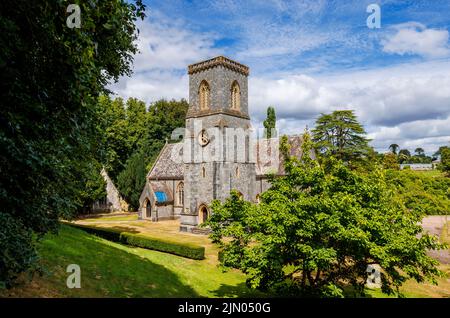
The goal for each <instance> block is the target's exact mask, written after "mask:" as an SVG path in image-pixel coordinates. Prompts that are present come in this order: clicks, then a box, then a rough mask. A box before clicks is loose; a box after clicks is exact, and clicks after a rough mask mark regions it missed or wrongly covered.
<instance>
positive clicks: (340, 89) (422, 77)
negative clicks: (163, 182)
mask: <svg viewBox="0 0 450 318" xmlns="http://www.w3.org/2000/svg"><path fill="white" fill-rule="evenodd" d="M249 81H250V83H249V84H250V92H249V94H250V96H249V103H250V110H251V115H252V117H253V119H254V121H255V122H257V121H262V120H263V119H264V118H265V111H266V108H267V106H269V105H273V106H275V107H276V111H277V117H278V119H279V123H278V127H279V128H280V129H281V130H283V131H285V132H286V133H295V131H297V132H296V133H300V132H302V131H303V129H304V127H305V125H309V126H310V127H311V126H313V124H314V120H315V119H316V118H317V116H319V115H320V113H322V112H324V113H326V112H331V111H333V110H336V109H353V110H355V112H356V114H357V116H358V118H359V120H360V121H361V122H362V123H363V124H364V126H365V127H366V130H367V131H368V132H369V133H370V136H371V138H374V139H375V140H374V141H373V143H372V145H373V146H374V147H376V148H377V149H379V150H383V149H385V148H386V144H387V145H389V144H390V143H392V142H396V143H398V144H400V145H404V146H405V147H413V146H421V147H422V146H423V148H425V149H426V150H427V151H434V150H433V149H434V148H436V149H437V147H438V146H439V145H442V144H439V142H441V141H442V140H446V139H445V138H447V139H448V141H450V63H449V62H445V61H444V62H442V61H441V62H427V63H420V64H409V65H402V66H399V67H390V68H384V69H376V70H364V71H359V72H348V73H341V74H340V75H333V76H331V75H330V76H321V77H310V76H306V75H285V76H283V75H281V76H280V77H279V78H278V79H272V78H250V80H249ZM256 125H258V124H257V123H256ZM421 143H424V145H422V144H421ZM425 144H426V145H425Z"/></svg>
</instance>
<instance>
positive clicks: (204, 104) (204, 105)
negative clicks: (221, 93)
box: [198, 80, 211, 110]
mask: <svg viewBox="0 0 450 318" xmlns="http://www.w3.org/2000/svg"><path fill="white" fill-rule="evenodd" d="M198 95H199V96H198V99H199V104H200V110H205V109H208V108H209V99H210V95H211V94H210V89H209V85H208V82H206V81H205V80H203V81H202V82H201V83H200V88H199V90H198Z"/></svg>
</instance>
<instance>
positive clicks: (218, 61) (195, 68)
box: [188, 56, 250, 76]
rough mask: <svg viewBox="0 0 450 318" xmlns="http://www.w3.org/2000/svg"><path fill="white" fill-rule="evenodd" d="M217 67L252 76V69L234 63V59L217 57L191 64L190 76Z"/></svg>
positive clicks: (189, 68) (189, 67)
mask: <svg viewBox="0 0 450 318" xmlns="http://www.w3.org/2000/svg"><path fill="white" fill-rule="evenodd" d="M216 66H223V67H225V68H228V69H230V70H232V71H235V72H238V73H241V74H242V75H245V76H248V75H249V74H250V68H249V67H248V66H246V65H244V64H241V63H238V62H236V61H233V60H232V59H229V58H227V57H225V56H217V57H214V58H212V59H209V60H206V61H202V62H198V63H194V64H191V65H189V66H188V74H189V75H192V74H194V73H197V72H202V71H204V70H207V69H209V68H213V67H216Z"/></svg>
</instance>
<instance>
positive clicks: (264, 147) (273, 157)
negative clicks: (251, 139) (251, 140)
mask: <svg viewBox="0 0 450 318" xmlns="http://www.w3.org/2000/svg"><path fill="white" fill-rule="evenodd" d="M288 143H289V145H290V155H291V156H293V157H296V158H299V159H300V158H301V157H302V153H303V151H302V144H303V136H301V135H292V136H288ZM279 145H280V138H269V139H260V140H258V141H257V142H256V143H255V145H254V151H255V156H254V158H255V159H256V166H255V167H256V175H257V176H260V177H261V176H264V175H266V174H270V173H275V174H278V175H284V174H285V171H284V158H283V155H282V154H281V153H280V150H279ZM310 156H311V158H313V159H315V153H314V152H311V154H310Z"/></svg>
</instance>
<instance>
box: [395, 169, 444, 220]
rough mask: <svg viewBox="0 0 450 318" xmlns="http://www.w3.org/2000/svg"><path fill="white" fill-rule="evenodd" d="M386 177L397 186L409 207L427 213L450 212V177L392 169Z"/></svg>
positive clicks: (398, 191) (441, 213)
mask: <svg viewBox="0 0 450 318" xmlns="http://www.w3.org/2000/svg"><path fill="white" fill-rule="evenodd" d="M386 179H387V181H388V182H389V183H391V184H393V185H394V186H395V187H396V190H397V193H398V195H399V197H400V198H401V199H402V201H404V202H405V206H406V207H407V208H408V209H410V210H412V211H414V212H417V213H420V214H427V215H436V214H440V215H446V214H449V213H450V190H449V189H450V178H446V177H445V176H443V175H438V176H430V175H427V174H425V173H422V172H417V171H413V170H402V171H393V170H390V171H387V172H386Z"/></svg>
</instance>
